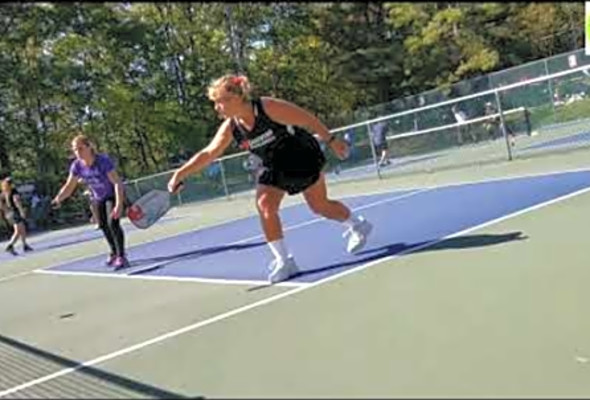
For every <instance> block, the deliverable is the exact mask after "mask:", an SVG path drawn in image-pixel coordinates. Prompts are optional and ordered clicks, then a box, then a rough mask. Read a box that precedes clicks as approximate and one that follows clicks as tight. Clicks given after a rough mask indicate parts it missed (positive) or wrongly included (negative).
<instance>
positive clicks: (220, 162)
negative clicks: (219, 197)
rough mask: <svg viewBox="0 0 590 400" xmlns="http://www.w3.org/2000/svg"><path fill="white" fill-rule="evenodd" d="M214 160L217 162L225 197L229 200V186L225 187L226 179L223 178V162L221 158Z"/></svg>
mask: <svg viewBox="0 0 590 400" xmlns="http://www.w3.org/2000/svg"><path fill="white" fill-rule="evenodd" d="M216 162H218V163H219V170H220V171H221V183H222V184H223V190H224V191H225V197H226V198H227V199H228V200H230V197H229V188H228V187H227V181H226V180H225V168H223V162H222V161H221V159H219V158H218V159H217V160H216Z"/></svg>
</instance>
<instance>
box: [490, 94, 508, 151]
mask: <svg viewBox="0 0 590 400" xmlns="http://www.w3.org/2000/svg"><path fill="white" fill-rule="evenodd" d="M494 96H495V97H496V106H497V107H498V113H499V114H500V125H501V126H502V133H503V134H504V141H505V142H506V150H507V151H508V161H512V149H511V147H510V141H509V140H508V132H507V131H506V121H505V120H504V111H503V110H502V103H501V102H500V93H499V92H498V90H497V89H496V90H494Z"/></svg>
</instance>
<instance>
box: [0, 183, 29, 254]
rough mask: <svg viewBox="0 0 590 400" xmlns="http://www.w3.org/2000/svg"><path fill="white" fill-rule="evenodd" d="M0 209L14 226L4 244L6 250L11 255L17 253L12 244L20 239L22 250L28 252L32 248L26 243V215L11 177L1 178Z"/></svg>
mask: <svg viewBox="0 0 590 400" xmlns="http://www.w3.org/2000/svg"><path fill="white" fill-rule="evenodd" d="M0 209H1V210H2V212H3V214H4V218H6V220H7V221H8V223H10V224H11V225H12V227H13V228H14V233H13V234H12V237H11V238H10V241H9V242H8V246H6V249H5V250H6V252H8V253H11V254H12V255H15V256H16V255H18V253H17V252H16V250H15V249H14V245H15V244H16V242H17V241H18V239H20V240H21V242H22V244H23V251H25V252H28V251H32V250H33V249H32V248H31V246H29V245H28V244H27V228H26V226H25V218H26V217H27V215H26V212H25V208H24V207H23V204H22V201H21V198H20V194H19V193H18V191H17V190H16V188H15V187H14V186H13V184H12V179H11V178H5V179H3V180H2V191H1V193H0Z"/></svg>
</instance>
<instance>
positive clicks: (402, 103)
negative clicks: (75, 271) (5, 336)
mask: <svg viewBox="0 0 590 400" xmlns="http://www.w3.org/2000/svg"><path fill="white" fill-rule="evenodd" d="M588 88H590V57H588V56H586V55H585V54H584V51H583V49H581V50H578V51H574V52H569V53H565V54H560V55H558V56H555V57H550V58H547V59H543V60H539V61H535V62H531V63H528V64H524V65H521V66H518V67H514V68H510V69H507V70H504V71H499V72H494V73H491V74H488V75H485V76H482V77H478V78H475V79H471V80H466V81H462V82H459V83H457V84H455V85H453V86H451V87H450V88H449V89H446V90H443V89H440V90H431V91H428V92H424V93H421V94H418V95H415V96H410V97H406V98H403V99H396V100H393V101H391V102H388V103H384V104H380V105H378V106H376V107H372V108H369V109H365V110H362V111H359V112H358V113H354V114H353V115H352V117H353V118H352V119H356V120H358V121H360V122H357V123H352V124H348V125H346V126H342V127H339V128H336V129H333V130H332V133H333V134H335V135H338V136H339V137H341V138H342V139H344V140H346V141H347V142H348V143H349V144H350V147H351V152H350V156H349V157H348V159H346V160H344V161H342V160H338V159H336V158H335V157H334V155H333V154H332V152H331V151H326V155H327V159H328V163H327V167H326V172H327V174H328V178H329V179H341V178H351V179H360V178H362V177H366V176H369V177H374V176H376V175H377V176H379V177H381V176H382V173H409V172H414V171H424V170H428V171H431V170H434V169H441V168H449V167H453V166H461V165H466V164H470V163H482V162H494V161H498V160H506V159H508V160H511V159H512V158H514V157H528V156H530V155H531V154H533V153H539V152H542V151H545V152H546V151H554V149H555V147H551V146H545V147H543V146H537V144H538V143H537V144H536V142H539V141H543V140H549V139H551V138H552V137H553V136H555V135H568V134H573V133H580V132H581V131H583V130H584V129H586V125H588V127H589V128H590V124H588V123H587V121H586V118H589V117H590V99H589V98H588V94H589V90H588ZM566 123H569V125H567V126H568V128H567V129H561V128H559V127H562V126H566ZM540 133H542V134H540ZM574 142H575V143H576V144H575V147H580V146H585V145H586V141H583V140H580V141H574ZM588 143H590V140H589V141H588ZM322 145H323V144H322ZM557 148H560V147H559V146H557ZM561 148H563V147H561ZM249 165H250V164H249V162H248V153H240V154H234V155H231V156H228V157H222V158H219V159H218V160H216V162H215V163H213V164H212V165H210V166H209V167H208V168H207V169H205V170H204V171H202V172H201V173H199V174H196V175H193V176H192V177H190V178H189V180H188V181H187V182H186V188H185V190H183V191H182V192H181V194H180V195H179V196H178V198H177V201H178V202H182V203H185V202H193V201H200V200H206V199H212V198H216V197H221V196H230V195H231V194H234V193H237V192H241V191H244V190H249V189H252V188H254V183H255V179H254V173H253V171H252V170H251V169H250V168H249ZM171 173H172V171H169V172H165V173H161V174H158V175H152V176H147V177H143V178H140V179H136V180H133V181H129V182H127V190H128V193H130V197H131V198H137V197H138V196H140V195H142V194H143V193H146V192H147V191H148V190H149V189H152V188H160V189H164V188H165V187H166V183H167V181H168V179H169V178H170V175H171Z"/></svg>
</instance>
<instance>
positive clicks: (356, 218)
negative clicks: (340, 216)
mask: <svg viewBox="0 0 590 400" xmlns="http://www.w3.org/2000/svg"><path fill="white" fill-rule="evenodd" d="M363 220H364V218H363V217H362V216H361V215H356V214H355V213H353V212H352V211H351V212H350V217H348V219H347V220H346V221H343V222H342V223H343V224H344V225H346V226H347V227H349V228H354V226H355V225H356V224H358V223H359V222H362V221H363Z"/></svg>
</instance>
